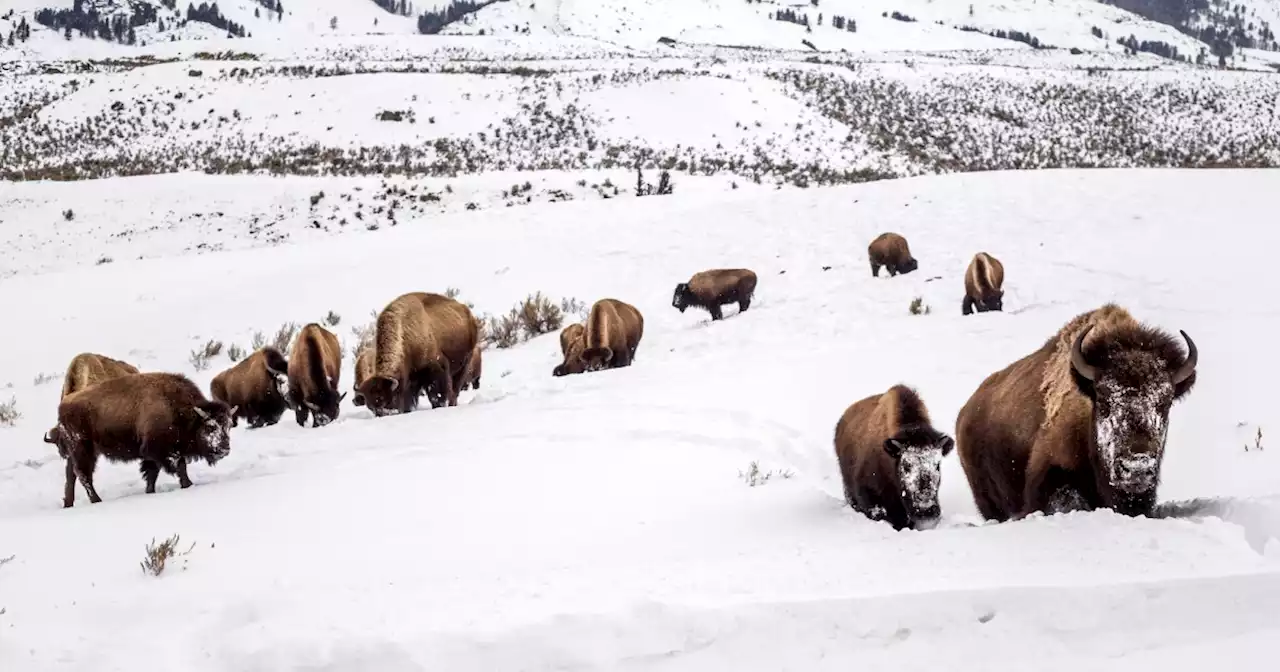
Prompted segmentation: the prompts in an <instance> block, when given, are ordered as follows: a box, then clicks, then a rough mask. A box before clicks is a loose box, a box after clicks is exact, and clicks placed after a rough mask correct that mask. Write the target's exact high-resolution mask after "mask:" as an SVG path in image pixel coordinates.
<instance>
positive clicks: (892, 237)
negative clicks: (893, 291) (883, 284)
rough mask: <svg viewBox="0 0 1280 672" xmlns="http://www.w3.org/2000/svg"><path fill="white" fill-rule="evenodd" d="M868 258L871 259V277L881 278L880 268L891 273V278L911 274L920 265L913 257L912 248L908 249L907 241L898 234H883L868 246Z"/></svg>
mask: <svg viewBox="0 0 1280 672" xmlns="http://www.w3.org/2000/svg"><path fill="white" fill-rule="evenodd" d="M867 256H868V257H869V258H870V259H871V276H872V277H875V278H878V277H880V267H881V266H884V267H885V268H886V269H887V270H888V271H889V277H893V276H895V275H897V274H899V273H903V274H906V273H910V272H911V271H914V270H916V269H917V268H919V266H920V264H919V263H918V262H917V261H916V260H915V258H914V257H912V256H911V248H909V247H907V239H906V238H903V237H902V236H900V235H898V234H896V233H882V234H880V235H879V236H877V237H876V239H875V240H873V241H871V244H870V245H868V246H867Z"/></svg>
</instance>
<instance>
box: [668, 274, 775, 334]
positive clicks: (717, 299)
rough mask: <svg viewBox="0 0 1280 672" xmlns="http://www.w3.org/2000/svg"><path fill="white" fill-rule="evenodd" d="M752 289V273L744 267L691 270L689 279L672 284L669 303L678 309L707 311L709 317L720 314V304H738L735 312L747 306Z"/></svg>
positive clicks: (716, 318)
mask: <svg viewBox="0 0 1280 672" xmlns="http://www.w3.org/2000/svg"><path fill="white" fill-rule="evenodd" d="M755 291H756V274H755V273H754V272H753V271H749V270H747V269H745V268H726V269H717V270H712V271H702V272H701V273H694V274H693V277H691V278H689V282H682V283H680V284H678V285H676V290H675V293H674V294H673V295H672V297H671V305H672V306H675V307H676V309H678V310H679V311H680V312H681V313H683V312H684V311H685V310H687V309H689V308H690V307H695V306H696V307H698V308H703V309H705V310H706V311H707V312H709V313H711V319H712V321H715V320H720V319H723V318H724V315H723V314H721V312H720V306H723V305H725V304H730V303H736V304H738V312H739V313H741V312H744V311H746V309H747V308H750V307H751V297H752V295H754V294H755Z"/></svg>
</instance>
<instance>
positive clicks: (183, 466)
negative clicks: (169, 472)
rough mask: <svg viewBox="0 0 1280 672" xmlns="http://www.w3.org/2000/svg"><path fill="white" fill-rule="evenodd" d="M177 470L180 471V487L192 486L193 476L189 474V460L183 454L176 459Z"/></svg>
mask: <svg viewBox="0 0 1280 672" xmlns="http://www.w3.org/2000/svg"><path fill="white" fill-rule="evenodd" d="M173 466H174V467H175V469H174V470H175V471H177V472H178V487H180V488H183V489H186V488H189V487H191V477H190V476H187V461H186V460H185V459H183V457H182V456H181V455H179V456H178V459H176V460H174V465H173Z"/></svg>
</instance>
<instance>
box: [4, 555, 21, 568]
mask: <svg viewBox="0 0 1280 672" xmlns="http://www.w3.org/2000/svg"><path fill="white" fill-rule="evenodd" d="M16 557H18V556H16V555H11V556H9V557H7V558H0V567H4V566H5V565H7V564H9V563H10V562H13V559H14V558H16Z"/></svg>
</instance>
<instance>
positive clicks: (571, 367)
mask: <svg viewBox="0 0 1280 672" xmlns="http://www.w3.org/2000/svg"><path fill="white" fill-rule="evenodd" d="M586 347H587V330H586V328H585V327H583V326H582V325H581V324H579V323H574V324H571V325H569V326H567V327H565V328H564V329H561V330H560V354H561V355H563V356H564V361H563V362H562V363H560V364H558V365H557V366H556V368H554V369H552V370H551V375H553V376H566V375H570V374H576V373H582V372H584V371H586V370H587V363H586V362H585V361H583V360H582V351H583V350H585V349H586Z"/></svg>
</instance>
